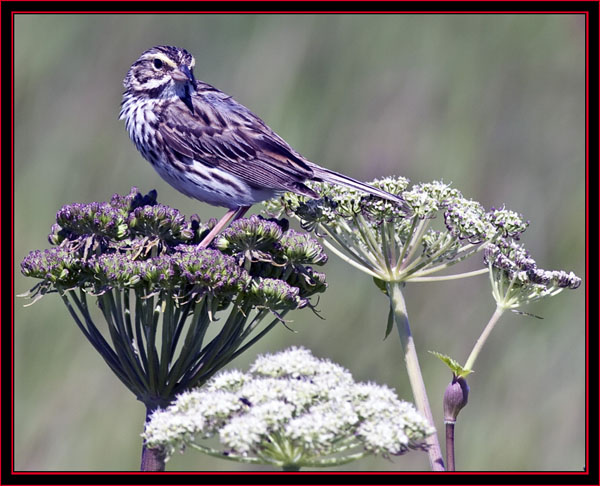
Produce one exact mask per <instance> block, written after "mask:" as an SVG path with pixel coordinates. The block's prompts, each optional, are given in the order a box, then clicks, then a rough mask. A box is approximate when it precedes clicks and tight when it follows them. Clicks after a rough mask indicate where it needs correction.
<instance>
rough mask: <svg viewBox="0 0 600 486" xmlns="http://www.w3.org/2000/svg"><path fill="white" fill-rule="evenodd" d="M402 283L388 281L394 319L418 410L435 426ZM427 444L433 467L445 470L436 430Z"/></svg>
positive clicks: (435, 469) (436, 469) (437, 469)
mask: <svg viewBox="0 0 600 486" xmlns="http://www.w3.org/2000/svg"><path fill="white" fill-rule="evenodd" d="M401 285H402V284H400V283H397V282H390V283H388V284H387V290H388V295H389V296H390V298H391V303H392V306H393V309H394V320H395V322H396V327H397V329H398V334H399V335H400V342H401V343H402V350H403V352H404V360H405V363H406V370H407V372H408V379H409V381H410V386H411V388H412V392H413V396H414V399H415V404H416V405H417V410H419V412H421V413H422V414H423V415H424V416H425V418H426V419H427V420H428V421H429V424H430V425H431V426H432V427H434V428H435V422H434V420H433V414H432V413H431V407H430V406H429V400H428V398H427V390H426V389H425V382H424V381H423V375H422V374H421V368H420V366H419V358H418V356H417V349H416V347H415V342H414V340H413V337H412V334H411V332H410V325H409V322H408V313H407V310H406V302H405V301H404V296H403V295H402V288H401ZM427 444H428V445H429V449H428V450H427V453H428V454H429V463H430V465H431V469H432V470H434V471H444V460H443V458H442V450H441V447H440V443H439V440H438V436H437V432H434V433H433V434H432V435H430V436H429V437H428V438H427Z"/></svg>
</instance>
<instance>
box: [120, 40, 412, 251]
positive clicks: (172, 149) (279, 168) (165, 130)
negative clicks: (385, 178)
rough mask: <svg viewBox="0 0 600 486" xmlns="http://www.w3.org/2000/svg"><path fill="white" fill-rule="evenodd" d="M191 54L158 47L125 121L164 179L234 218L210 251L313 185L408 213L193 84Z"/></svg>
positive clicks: (128, 81) (139, 67) (133, 79)
mask: <svg viewBox="0 0 600 486" xmlns="http://www.w3.org/2000/svg"><path fill="white" fill-rule="evenodd" d="M194 63H195V60H194V57H193V56H192V55H191V54H190V53H188V52H187V51H186V50H185V49H179V48H177V47H172V46H156V47H153V48H152V49H149V50H147V51H146V52H144V53H143V54H142V55H141V56H140V58H139V59H138V60H137V61H135V62H134V63H133V65H132V66H131V68H130V69H129V72H128V73H127V76H126V77H125V80H124V81H123V85H124V87H125V92H124V94H123V101H122V103H121V113H120V116H119V118H120V119H124V120H125V126H126V128H127V131H128V132H129V136H130V137H131V139H132V140H133V142H134V143H135V145H136V147H137V148H138V150H139V151H140V152H141V154H142V155H143V156H144V158H146V159H147V160H148V161H149V162H150V163H151V164H152V166H153V167H154V168H155V169H156V171H157V172H158V173H159V174H160V176H161V177H162V178H163V179H164V180H166V181H167V182H168V183H169V184H171V185H172V186H173V187H175V188H176V189H177V190H179V191H181V192H182V193H184V194H186V195H187V196H189V197H192V198H195V199H198V200H200V201H204V202H207V203H209V204H213V205H215V206H224V207H226V208H228V209H229V211H228V212H227V213H226V214H225V216H223V218H222V219H221V220H220V221H219V222H218V223H217V225H216V226H215V227H214V228H213V229H212V230H211V232H210V233H209V234H208V235H207V236H206V237H205V238H204V240H203V241H202V242H201V243H200V246H202V247H206V246H208V245H209V244H210V242H211V241H212V239H213V238H214V237H215V236H216V235H217V234H218V233H219V232H220V231H221V230H222V229H223V228H224V227H226V226H227V225H228V224H229V223H230V222H231V221H232V220H234V219H237V218H240V217H242V216H243V215H244V214H245V212H246V211H247V210H248V209H249V208H250V206H252V205H253V204H254V203H257V202H260V201H264V200H266V199H270V198H272V197H274V196H277V195H279V194H282V193H284V192H288V191H289V192H294V193H297V194H302V195H305V196H309V197H318V195H317V194H316V193H315V192H314V191H312V190H311V189H310V188H309V187H307V186H306V185H305V184H304V183H305V182H307V181H319V182H329V183H332V184H341V185H344V186H347V187H351V188H354V189H357V190H360V191H364V192H366V193H369V194H372V195H375V196H378V197H380V198H384V199H388V200H390V201H395V202H397V203H398V204H400V205H402V206H404V207H406V206H405V204H406V203H405V202H404V200H403V199H401V198H400V197H397V196H394V195H391V194H388V193H387V192H385V191H382V190H380V189H377V188H375V187H371V186H369V185H367V184H364V183H362V182H359V181H356V180H354V179H351V178H350V177H347V176H345V175H342V174H338V173H337V172H334V171H331V170H328V169H325V168H323V167H319V166H318V165H316V164H313V163H312V162H310V161H309V160H307V159H305V158H304V157H302V155H300V154H299V153H298V152H296V151H295V150H294V149H293V148H292V147H290V146H289V145H288V144H287V142H285V140H283V139H282V138H281V137H280V136H279V135H277V134H276V133H275V132H274V131H273V130H271V129H270V128H269V127H268V126H267V125H266V124H265V123H264V122H263V121H262V120H261V119H260V118H258V117H257V116H256V115H254V114H253V113H252V112H251V111H250V110H248V108H246V107H245V106H243V105H241V104H239V103H238V102H237V101H235V100H234V99H233V98H232V97H231V96H229V95H227V94H225V93H223V92H221V91H219V90H218V89H216V88H213V87H212V86H210V85H209V84H206V83H204V82H202V81H198V80H196V79H195V78H194V74H193V68H194Z"/></svg>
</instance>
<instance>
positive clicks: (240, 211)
mask: <svg viewBox="0 0 600 486" xmlns="http://www.w3.org/2000/svg"><path fill="white" fill-rule="evenodd" d="M248 209H250V206H240V207H239V208H234V209H230V210H229V211H227V213H225V216H223V217H222V218H221V219H220V220H219V222H218V223H217V224H216V225H215V227H214V228H213V229H211V230H210V232H209V233H208V234H207V235H206V236H205V237H204V239H203V240H202V241H201V242H200V244H199V245H198V248H206V247H208V245H210V244H211V243H212V240H214V239H215V236H217V235H218V234H219V233H220V232H221V231H223V230H224V229H225V228H226V227H227V226H229V224H230V223H232V222H233V221H235V220H236V219H240V218H241V217H242V216H243V215H244V214H246V211H248Z"/></svg>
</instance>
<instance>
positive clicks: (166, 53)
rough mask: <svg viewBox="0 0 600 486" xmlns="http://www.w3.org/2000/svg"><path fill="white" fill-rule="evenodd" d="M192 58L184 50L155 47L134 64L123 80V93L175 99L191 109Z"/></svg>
mask: <svg viewBox="0 0 600 486" xmlns="http://www.w3.org/2000/svg"><path fill="white" fill-rule="evenodd" d="M195 62H196V61H195V59H194V56H192V55H191V54H190V53H189V52H188V51H186V50H185V49H180V48H178V47H173V46H156V47H153V48H152V49H148V50H147V51H145V52H144V53H142V55H141V56H140V57H139V59H138V60H137V61H135V62H134V63H133V64H132V65H131V68H130V69H129V72H128V73H127V76H125V79H124V80H123V86H124V87H125V92H126V93H128V94H133V95H136V96H141V97H146V98H163V99H164V98H173V97H179V98H181V100H182V101H183V102H184V103H185V104H186V105H188V107H189V108H190V109H192V110H193V108H192V105H191V99H190V96H191V92H192V91H195V89H196V80H195V79H194V73H193V69H194V64H195Z"/></svg>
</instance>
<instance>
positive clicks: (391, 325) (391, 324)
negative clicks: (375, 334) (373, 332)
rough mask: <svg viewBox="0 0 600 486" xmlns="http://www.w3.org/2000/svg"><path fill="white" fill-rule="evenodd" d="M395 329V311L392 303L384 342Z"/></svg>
mask: <svg viewBox="0 0 600 486" xmlns="http://www.w3.org/2000/svg"><path fill="white" fill-rule="evenodd" d="M393 328H394V309H392V305H391V303H390V313H389V314H388V321H387V326H386V328H385V336H383V340H384V341H385V340H386V339H387V337H388V336H389V335H390V332H392V329H393Z"/></svg>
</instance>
